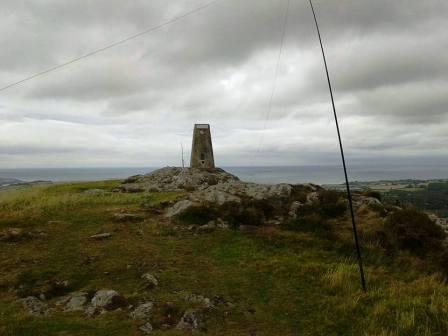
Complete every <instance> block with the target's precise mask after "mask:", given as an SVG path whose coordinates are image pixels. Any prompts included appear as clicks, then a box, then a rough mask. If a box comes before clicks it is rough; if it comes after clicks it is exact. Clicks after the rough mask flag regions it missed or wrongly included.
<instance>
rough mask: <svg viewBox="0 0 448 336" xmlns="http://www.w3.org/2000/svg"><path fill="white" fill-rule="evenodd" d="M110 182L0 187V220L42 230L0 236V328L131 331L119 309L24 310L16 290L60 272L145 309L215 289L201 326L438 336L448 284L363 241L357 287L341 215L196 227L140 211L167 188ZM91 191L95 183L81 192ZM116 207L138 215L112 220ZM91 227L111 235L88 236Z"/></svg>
mask: <svg viewBox="0 0 448 336" xmlns="http://www.w3.org/2000/svg"><path fill="white" fill-rule="evenodd" d="M117 183H118V182H114V181H112V182H95V183H79V184H62V185H54V186H40V187H33V188H30V189H23V190H18V191H6V192H1V193H0V230H2V229H5V228H10V227H18V228H24V229H25V230H38V231H42V232H44V233H45V234H46V236H45V237H44V238H38V239H29V240H24V241H20V242H15V243H6V242H0V269H1V272H0V335H2V336H3V335H5V336H19V335H20V336H56V335H76V336H95V335H96V336H100V335H104V336H113V335H116V336H125V335H139V331H138V324H137V323H136V322H134V321H132V320H130V319H129V318H128V313H127V312H125V311H121V312H113V313H107V314H104V315H100V316H97V317H95V318H87V317H84V316H83V315H82V314H77V313H71V314H64V313H62V312H59V311H56V312H54V313H53V315H52V316H51V317H40V318H38V317H30V316H28V315H26V313H25V311H24V310H23V308H22V307H21V305H20V304H19V303H17V296H16V295H23V296H26V295H32V294H38V291H39V289H40V286H42V284H45V282H46V281H48V280H51V279H60V280H68V281H69V284H70V291H76V290H87V291H89V290H95V289H101V288H108V289H115V290H117V291H119V292H120V293H121V294H123V295H124V296H125V297H126V298H127V299H128V300H129V301H130V302H137V301H138V300H139V299H140V298H141V297H144V298H146V299H150V300H152V301H154V302H155V306H156V310H157V309H159V308H157V307H161V306H163V305H166V304H167V303H170V304H171V305H174V306H176V307H178V309H179V311H182V310H183V309H185V308H187V304H186V302H185V301H184V299H183V298H184V297H185V295H187V294H193V293H194V294H200V295H203V296H206V297H210V298H213V297H222V298H223V300H225V301H227V302H230V303H232V305H229V306H225V307H221V306H220V307H218V308H216V309H214V310H212V311H210V312H209V314H208V315H207V316H206V318H205V320H204V331H202V332H201V333H204V334H207V335H266V336H272V335H282V336H285V335H356V336H359V335H366V336H367V335H448V300H447V297H448V287H447V286H446V284H444V283H443V281H441V280H440V277H439V276H438V275H437V274H433V275H431V274H430V273H429V272H424V271H422V269H424V267H423V266H422V264H421V263H422V261H421V260H419V259H416V258H414V257H412V256H410V255H408V254H406V253H405V254H400V255H397V256H395V257H393V258H392V257H391V256H387V255H386V254H385V253H384V251H383V250H382V249H381V248H379V247H378V246H376V245H375V244H370V243H369V244H364V256H365V264H366V272H367V281H368V288H369V291H368V293H363V292H362V291H361V290H360V286H359V279H358V273H357V265H356V262H355V261H354V259H353V249H352V240H351V239H352V236H351V230H350V224H349V222H348V221H347V220H346V219H343V220H341V221H332V222H331V225H333V227H334V230H335V236H333V237H331V238H329V237H324V236H322V235H319V234H317V233H315V232H312V231H303V232H300V230H298V231H294V232H293V231H287V230H281V229H274V228H265V229H263V228H260V229H258V230H255V231H253V232H251V233H244V232H242V231H240V230H237V229H232V230H221V231H215V232H212V233H207V234H205V233H204V234H197V233H194V232H190V231H188V230H179V229H176V228H175V227H173V225H172V224H170V223H168V222H167V221H166V219H164V218H163V217H162V216H160V215H157V214H153V213H151V212H148V211H147V209H148V208H149V207H150V206H151V205H156V204H157V203H159V202H161V201H167V200H173V199H175V198H177V197H178V196H179V195H178V194H175V193H146V194H145V193H142V194H120V193H110V192H108V191H110V190H111V189H112V188H113V187H115V186H116V185H117ZM90 189H103V190H105V191H106V192H105V193H86V192H85V191H86V190H90ZM120 211H126V212H138V213H142V214H144V215H145V216H146V219H145V220H144V221H142V222H138V223H117V222H114V221H113V220H111V218H112V215H113V213H116V212H120ZM369 216H370V215H369V214H368V215H366V216H365V217H360V226H361V228H360V229H361V240H362V241H365V240H364V239H365V237H367V232H368V231H369V230H370V227H371V226H373V225H380V223H381V220H380V219H377V218H376V217H375V218H373V217H372V218H373V219H372V218H371V217H369ZM299 229H300V228H299ZM99 232H111V233H113V236H112V238H110V239H108V240H104V241H92V240H90V239H89V237H90V236H91V235H93V234H96V233H99ZM89 260H90V261H89ZM87 261H89V262H87ZM422 267H423V268H422ZM143 272H151V273H153V274H155V275H156V276H157V278H158V279H159V286H158V287H156V288H155V289H152V290H150V291H148V290H146V289H144V288H142V286H141V279H140V276H141V274H142V273H143ZM57 299H58V298H57V297H54V298H50V303H51V302H54V301H56V300H57ZM154 319H155V320H156V321H153V322H152V323H153V324H154V325H155V326H157V316H155V317H154ZM201 333H199V334H201ZM188 334H189V333H185V332H181V331H176V330H174V329H169V330H161V329H156V330H154V332H153V335H188Z"/></svg>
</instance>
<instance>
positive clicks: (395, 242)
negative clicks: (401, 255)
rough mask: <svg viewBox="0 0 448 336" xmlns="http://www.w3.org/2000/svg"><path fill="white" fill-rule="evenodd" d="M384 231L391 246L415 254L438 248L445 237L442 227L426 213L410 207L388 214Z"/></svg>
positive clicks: (423, 253) (422, 253)
mask: <svg viewBox="0 0 448 336" xmlns="http://www.w3.org/2000/svg"><path fill="white" fill-rule="evenodd" d="M384 231H385V234H386V236H387V240H388V243H389V244H390V245H391V246H394V247H396V248H398V249H402V250H409V251H410V252H412V253H414V254H416V255H425V254H427V253H428V252H430V251H434V250H438V249H440V248H441V243H442V241H443V239H444V238H445V234H444V232H443V231H442V229H441V228H440V227H439V226H438V225H437V224H435V223H434V222H433V221H432V220H431V219H430V218H429V217H428V215H427V214H425V213H423V212H421V211H418V210H416V209H412V208H408V209H403V210H398V211H396V212H394V213H392V214H391V215H389V217H387V219H386V221H385V223H384Z"/></svg>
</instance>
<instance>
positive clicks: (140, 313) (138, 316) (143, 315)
mask: <svg viewBox="0 0 448 336" xmlns="http://www.w3.org/2000/svg"><path fill="white" fill-rule="evenodd" d="M153 307H154V304H153V303H152V302H146V303H143V304H141V305H139V306H137V308H135V309H134V310H133V311H132V312H131V313H130V314H129V316H130V317H131V318H132V319H133V320H147V319H148V318H149V317H150V316H151V313H152V309H153Z"/></svg>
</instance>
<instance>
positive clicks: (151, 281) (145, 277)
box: [142, 273, 159, 288]
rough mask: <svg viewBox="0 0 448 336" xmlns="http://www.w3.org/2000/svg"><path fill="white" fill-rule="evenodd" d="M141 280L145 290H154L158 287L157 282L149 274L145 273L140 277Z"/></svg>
mask: <svg viewBox="0 0 448 336" xmlns="http://www.w3.org/2000/svg"><path fill="white" fill-rule="evenodd" d="M142 279H143V280H144V281H145V284H146V287H147V288H154V287H157V286H158V285H159V281H158V280H157V279H156V277H155V276H154V275H152V274H151V273H145V274H143V275H142Z"/></svg>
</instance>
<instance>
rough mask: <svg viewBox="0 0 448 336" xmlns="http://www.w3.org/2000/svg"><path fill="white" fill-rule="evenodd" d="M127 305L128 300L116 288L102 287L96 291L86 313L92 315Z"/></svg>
mask: <svg viewBox="0 0 448 336" xmlns="http://www.w3.org/2000/svg"><path fill="white" fill-rule="evenodd" d="M125 305H126V300H125V299H124V298H123V297H122V296H121V295H120V294H118V293H117V292H116V291H114V290H110V289H102V290H99V291H97V292H96V293H95V295H94V297H93V298H92V300H91V302H90V305H89V306H88V307H87V308H86V310H85V313H86V315H88V316H92V315H94V314H96V313H100V314H101V313H105V312H106V311H111V310H117V309H119V308H121V307H124V306H125Z"/></svg>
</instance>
